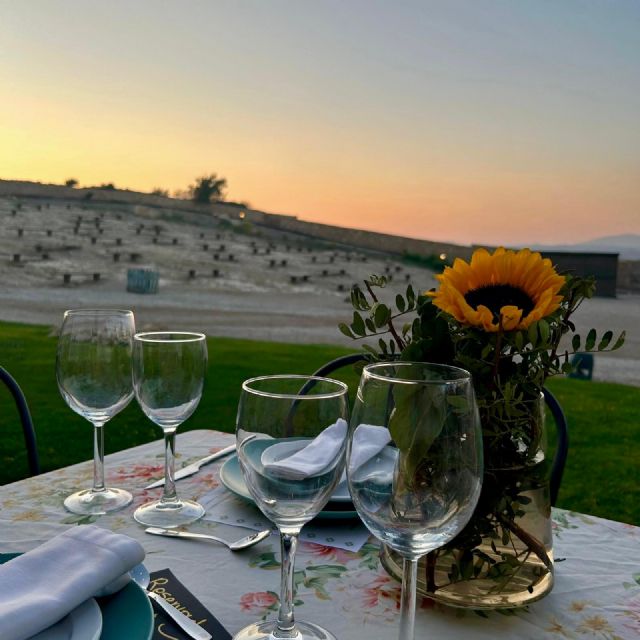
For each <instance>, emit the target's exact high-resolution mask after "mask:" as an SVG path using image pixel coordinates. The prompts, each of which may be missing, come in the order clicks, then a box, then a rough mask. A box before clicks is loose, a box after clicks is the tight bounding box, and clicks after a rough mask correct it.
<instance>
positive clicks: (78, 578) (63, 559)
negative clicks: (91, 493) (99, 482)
mask: <svg viewBox="0 0 640 640" xmlns="http://www.w3.org/2000/svg"><path fill="white" fill-rule="evenodd" d="M143 559H144V549H143V548H142V546H141V545H140V543H138V542H137V541H136V540H133V539H132V538H129V537H127V536H124V535H121V534H117V533H112V532H111V531H107V530H105V529H101V528H100V527H96V526H93V525H82V526H78V527H73V528H72V529H68V530H67V531H65V532H64V533H61V534H60V535H58V536H56V537H54V538H51V540H49V541H47V542H45V543H44V544H42V545H40V546H39V547H37V548H36V549H33V550H32V551H29V552H28V553H25V554H23V555H21V556H18V557H17V558H14V559H13V560H10V561H9V562H7V563H6V564H3V565H0V638H2V640H25V639H26V638H29V637H31V636H32V635H34V634H36V633H38V632H39V631H42V630H43V629H46V628H47V627H50V626H51V625H52V624H54V623H55V622H57V621H58V620H60V619H61V618H64V616H66V615H67V614H68V613H69V612H70V611H72V610H73V609H75V608H76V607H77V606H78V605H80V604H81V603H82V602H84V601H85V600H87V599H88V598H91V597H93V596H95V595H98V594H99V595H106V594H107V593H114V592H115V591H118V590H119V589H121V588H122V587H124V586H125V584H127V582H128V581H129V579H130V578H129V575H128V573H127V572H128V571H129V570H130V569H132V568H133V567H135V566H136V565H137V564H140V563H141V562H142V560H143Z"/></svg>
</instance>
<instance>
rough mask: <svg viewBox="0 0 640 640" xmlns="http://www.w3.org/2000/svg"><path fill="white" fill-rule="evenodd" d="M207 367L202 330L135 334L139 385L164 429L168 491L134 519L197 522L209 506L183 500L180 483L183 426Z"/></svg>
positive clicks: (142, 400)
mask: <svg viewBox="0 0 640 640" xmlns="http://www.w3.org/2000/svg"><path fill="white" fill-rule="evenodd" d="M206 369H207V341H206V337H205V336H204V335H203V334H202V333H190V332H184V331H170V332H162V331H156V332H150V333H136V335H135V336H134V338H133V387H134V390H135V394H136V398H137V400H138V403H139V404H140V407H141V409H142V411H143V412H144V414H145V415H146V416H147V417H148V418H149V419H150V420H151V421H152V422H155V424H157V425H158V426H160V427H161V428H162V430H163V432H164V444H165V463H164V477H165V483H164V492H163V494H162V497H161V498H160V500H155V501H154V502H149V503H147V504H144V505H142V506H141V507H138V508H137V509H136V511H135V512H134V514H133V517H134V518H135V519H136V521H138V522H139V523H140V524H144V525H147V526H151V527H165V528H171V527H178V526H180V525H184V524H189V523H190V522H195V521H196V520H198V519H199V518H201V517H202V516H203V515H204V507H202V505H200V504H198V503H197V502H194V501H192V500H180V498H178V495H177V493H176V485H175V481H174V467H175V437H176V430H177V429H178V427H179V426H180V425H181V424H182V423H183V422H184V421H185V420H186V419H187V418H189V416H191V414H192V413H193V412H194V411H195V410H196V407H197V406H198V403H199V402H200V397H201V396H202V387H203V385H204V376H205V371H206Z"/></svg>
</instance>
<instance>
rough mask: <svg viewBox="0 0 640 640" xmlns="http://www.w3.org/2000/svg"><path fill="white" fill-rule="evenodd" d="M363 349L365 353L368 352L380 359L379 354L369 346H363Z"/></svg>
mask: <svg viewBox="0 0 640 640" xmlns="http://www.w3.org/2000/svg"><path fill="white" fill-rule="evenodd" d="M362 348H363V349H364V350H365V351H368V352H369V353H370V354H371V355H373V356H375V357H376V358H377V357H378V352H377V351H376V350H375V349H374V348H373V347H372V346H371V345H369V344H363V345H362Z"/></svg>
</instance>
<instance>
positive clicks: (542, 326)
mask: <svg viewBox="0 0 640 640" xmlns="http://www.w3.org/2000/svg"><path fill="white" fill-rule="evenodd" d="M538 331H539V332H540V340H541V341H542V343H543V344H547V343H548V342H549V334H550V330H549V323H548V322H547V321H546V320H538Z"/></svg>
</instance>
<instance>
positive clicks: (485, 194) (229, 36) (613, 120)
mask: <svg viewBox="0 0 640 640" xmlns="http://www.w3.org/2000/svg"><path fill="white" fill-rule="evenodd" d="M639 113H640V3H639V2H635V1H634V2H631V1H627V2H615V1H613V0H612V1H609V2H604V1H596V0H590V1H587V0H584V1H581V2H578V1H576V0H562V2H559V1H555V2H547V1H540V0H529V1H528V2H525V1H510V2H506V1H503V2H499V1H496V0H491V1H488V0H487V1H483V0H477V1H470V0H467V1H462V0H449V1H447V2H444V1H443V2H428V1H424V2H406V1H405V2H377V1H366V2H365V1H353V0H343V1H342V2H337V1H322V2H321V1H316V2H309V1H304V0H298V1H294V0H291V1H275V0H263V1H261V2H258V1H255V2H249V1H242V0H235V1H224V2H222V1H211V0H210V1H207V2H204V1H203V2H188V1H187V2H177V1H175V2H151V1H148V0H138V1H137V2H123V1H116V2H112V1H111V2H108V3H102V2H101V3H98V2H87V1H84V2H79V1H78V2H71V1H68V0H59V1H56V2H54V1H53V0H51V1H49V2H44V1H39V2H36V1H28V2H13V1H5V0H0V177H5V178H25V179H40V180H43V181H57V182H60V181H63V180H64V179H65V178H67V177H70V176H72V175H73V176H74V177H77V178H78V179H79V180H80V182H81V183H85V184H86V183H95V182H98V181H113V182H115V183H116V184H117V185H119V186H127V187H131V188H137V189H142V190H148V189H151V188H152V187H154V186H162V187H166V188H170V189H172V190H173V189H175V188H179V187H184V186H186V184H188V183H189V181H191V180H192V179H193V178H194V177H195V176H196V175H199V174H202V173H205V172H210V171H217V172H218V173H220V174H222V175H224V176H226V177H227V179H228V180H229V185H230V189H229V197H230V198H235V199H239V200H249V201H250V202H251V204H252V205H253V206H255V207H257V208H262V209H265V210H268V211H279V212H284V213H292V214H296V215H298V216H300V217H302V218H307V219H315V220H321V221H327V222H332V223H339V224H346V225H349V226H363V227H366V228H374V229H381V230H385V231H390V232H395V233H400V234H403V235H415V236H421V237H434V238H439V239H449V240H457V241H461V242H495V243H497V242H516V241H518V242H552V241H559V240H562V241H566V240H573V239H575V240H581V239H587V238H590V237H594V236H597V235H603V234H604V233H609V232H610V233H623V232H635V233H640V187H638V185H639V184H640V125H639V123H638V120H639V118H638V114H639Z"/></svg>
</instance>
